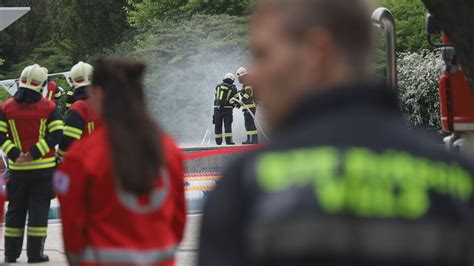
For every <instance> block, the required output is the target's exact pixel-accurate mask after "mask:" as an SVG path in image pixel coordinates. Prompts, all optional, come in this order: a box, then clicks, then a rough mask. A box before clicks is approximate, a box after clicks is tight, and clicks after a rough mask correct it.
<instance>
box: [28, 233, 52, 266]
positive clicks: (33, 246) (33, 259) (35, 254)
mask: <svg viewBox="0 0 474 266" xmlns="http://www.w3.org/2000/svg"><path fill="white" fill-rule="evenodd" d="M45 241H46V237H38V236H28V243H27V244H26V247H27V249H26V250H27V255H28V263H42V262H48V261H49V257H48V256H46V255H44V254H43V251H44V242H45Z"/></svg>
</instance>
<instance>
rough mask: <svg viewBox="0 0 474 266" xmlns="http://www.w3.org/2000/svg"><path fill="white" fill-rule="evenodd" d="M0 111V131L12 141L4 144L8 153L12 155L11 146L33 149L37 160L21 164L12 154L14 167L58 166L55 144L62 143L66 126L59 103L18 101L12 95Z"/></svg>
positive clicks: (44, 167) (10, 164) (11, 167)
mask: <svg viewBox="0 0 474 266" xmlns="http://www.w3.org/2000/svg"><path fill="white" fill-rule="evenodd" d="M0 113H1V115H0V127H1V129H0V133H2V134H4V133H8V136H9V138H11V140H12V141H10V140H5V142H4V143H3V144H2V148H5V149H6V151H5V149H4V151H5V153H6V154H7V155H9V154H10V151H11V150H12V149H11V148H8V147H9V146H10V147H13V148H15V149H16V148H18V150H19V151H21V152H30V153H31V154H32V156H33V158H34V159H35V160H34V161H33V162H31V163H26V164H25V163H23V164H17V163H15V162H14V159H12V158H11V156H9V158H10V159H11V160H10V162H9V169H10V170H38V169H46V168H53V167H55V166H56V157H55V151H54V146H56V145H57V144H58V142H59V138H60V137H61V135H62V129H63V122H62V120H61V118H60V115H59V112H58V110H57V108H56V104H54V103H53V102H51V101H48V100H47V99H46V98H41V99H40V100H39V101H38V102H36V103H25V102H17V101H16V100H15V99H14V98H10V99H9V100H7V101H6V102H4V103H3V104H2V105H1V107H0ZM0 139H2V140H3V139H4V138H3V137H1V138H0ZM9 143H12V145H9ZM13 144H14V145H13Z"/></svg>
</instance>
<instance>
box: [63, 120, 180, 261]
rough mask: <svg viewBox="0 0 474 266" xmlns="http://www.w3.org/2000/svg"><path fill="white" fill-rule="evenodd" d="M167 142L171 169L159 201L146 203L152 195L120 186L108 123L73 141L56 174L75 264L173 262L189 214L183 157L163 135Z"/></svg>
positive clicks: (68, 250)
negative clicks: (113, 164)
mask: <svg viewBox="0 0 474 266" xmlns="http://www.w3.org/2000/svg"><path fill="white" fill-rule="evenodd" d="M162 145H163V149H164V153H163V154H165V163H166V168H167V169H166V170H164V174H162V175H161V178H159V179H158V181H157V184H156V188H157V190H156V191H155V192H157V194H156V196H157V197H156V198H155V199H157V200H159V199H160V197H162V196H163V197H164V198H162V201H158V202H161V204H160V205H159V206H160V207H152V206H153V204H152V203H151V204H143V202H153V199H152V197H151V196H150V197H146V198H143V197H140V198H135V196H133V195H131V194H127V193H124V192H121V193H119V192H118V189H117V186H116V184H115V182H114V177H113V176H112V175H111V161H110V152H109V147H108V138H107V133H106V130H105V127H100V128H99V129H97V130H96V131H95V132H94V133H93V134H92V135H91V136H89V137H86V138H84V139H81V140H80V141H77V142H75V143H74V144H73V145H72V147H71V149H70V150H69V152H68V154H67V155H66V158H65V160H64V162H63V163H62V164H61V166H60V167H59V170H58V172H57V173H56V174H55V177H54V187H55V191H56V193H57V194H58V198H59V201H60V204H61V216H62V222H63V237H64V246H65V249H66V253H67V256H68V260H69V262H70V263H71V264H72V265H120V264H122V265H159V266H171V265H174V253H175V251H176V248H177V246H178V244H179V243H180V241H181V239H182V237H183V230H184V225H185V219H186V213H185V198H184V169H183V168H184V161H183V157H182V154H181V151H180V150H179V149H178V147H177V146H176V144H175V143H174V141H173V140H172V139H171V137H169V136H168V135H163V137H162ZM166 188H167V189H166ZM163 191H166V192H165V193H164V194H163V193H162V192H163ZM127 197H129V198H127ZM155 202H157V201H155ZM134 204H135V205H134ZM147 207H151V208H152V210H146V208H147ZM136 208H142V209H141V210H137V209H136ZM153 208H156V209H153Z"/></svg>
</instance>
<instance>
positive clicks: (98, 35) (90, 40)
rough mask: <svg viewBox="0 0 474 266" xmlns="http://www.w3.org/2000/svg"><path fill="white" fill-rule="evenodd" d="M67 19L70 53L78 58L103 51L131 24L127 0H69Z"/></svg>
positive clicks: (66, 30) (66, 31)
mask: <svg viewBox="0 0 474 266" xmlns="http://www.w3.org/2000/svg"><path fill="white" fill-rule="evenodd" d="M65 2H67V5H66V7H65V12H66V14H68V16H67V19H66V20H65V21H64V24H65V31H64V35H65V37H66V39H68V40H70V41H71V42H70V46H71V47H70V48H71V49H70V50H69V53H70V56H71V57H72V59H73V60H74V61H78V60H83V58H84V56H94V55H95V54H97V53H101V52H102V50H103V48H104V47H107V46H110V45H112V44H114V43H116V42H117V41H119V40H120V39H121V38H120V37H121V35H122V33H123V32H124V30H126V29H127V27H128V24H127V20H126V11H125V7H126V6H127V3H128V2H127V0H100V1H93V0H66V1H65Z"/></svg>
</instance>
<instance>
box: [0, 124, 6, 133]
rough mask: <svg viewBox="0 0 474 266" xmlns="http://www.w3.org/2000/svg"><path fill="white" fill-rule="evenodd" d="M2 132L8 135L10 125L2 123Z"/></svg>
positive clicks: (0, 125) (0, 130)
mask: <svg viewBox="0 0 474 266" xmlns="http://www.w3.org/2000/svg"><path fill="white" fill-rule="evenodd" d="M0 132H3V133H8V124H7V123H6V122H4V121H0Z"/></svg>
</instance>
